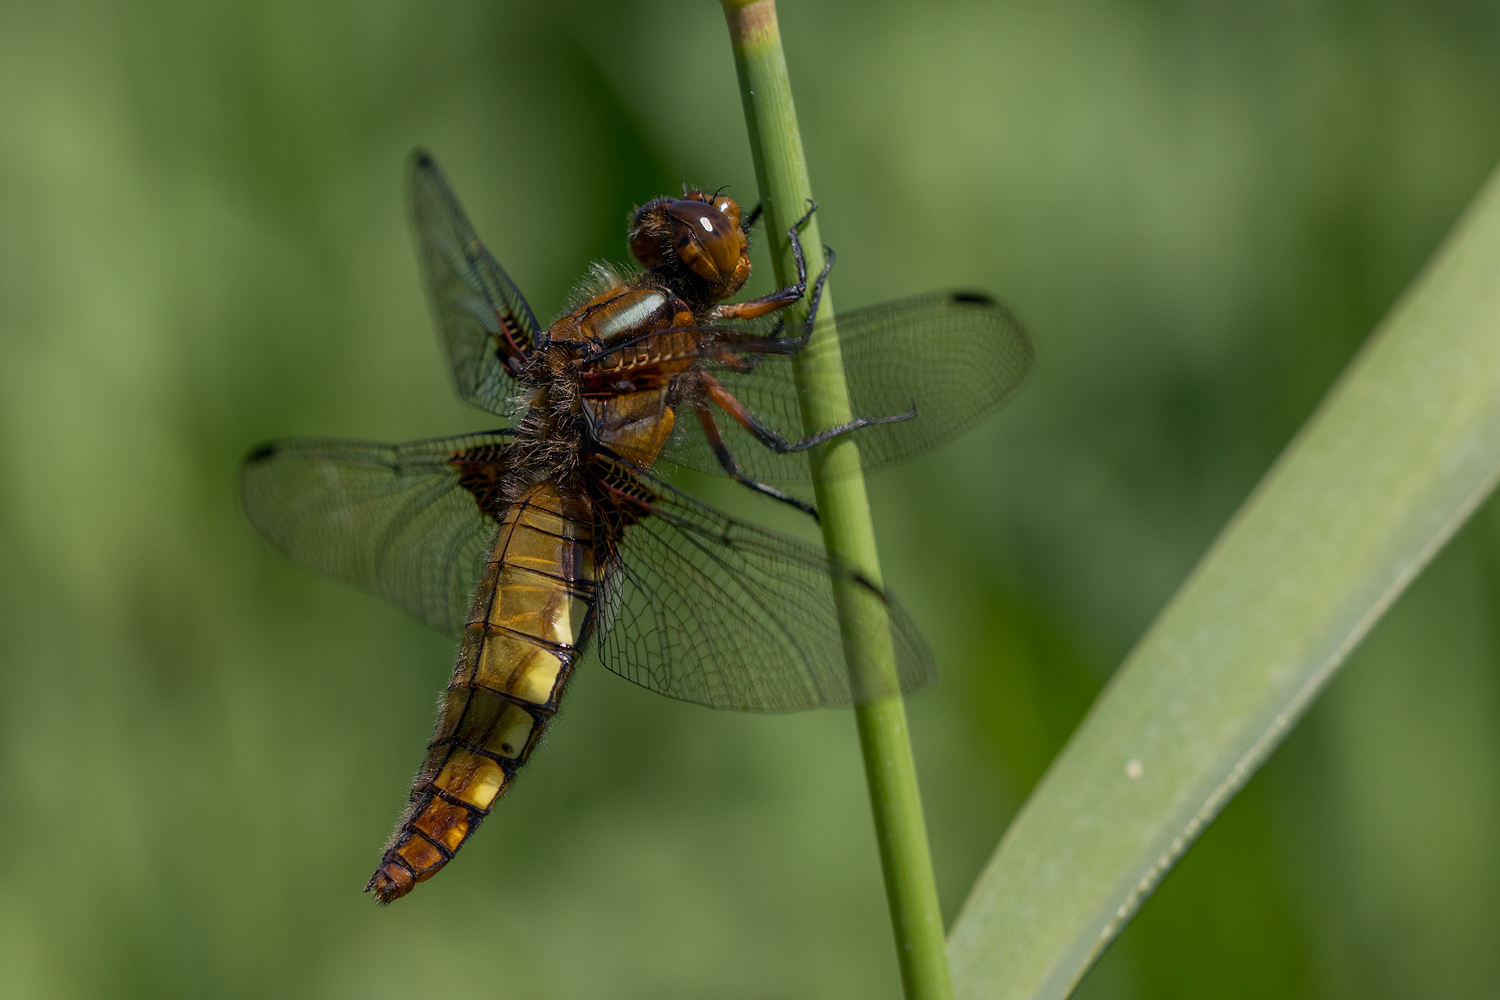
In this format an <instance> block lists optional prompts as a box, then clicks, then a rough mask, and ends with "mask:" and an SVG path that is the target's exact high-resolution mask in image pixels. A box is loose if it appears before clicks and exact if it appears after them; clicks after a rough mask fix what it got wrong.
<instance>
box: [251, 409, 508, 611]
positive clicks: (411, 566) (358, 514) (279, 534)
mask: <svg viewBox="0 0 1500 1000" xmlns="http://www.w3.org/2000/svg"><path fill="white" fill-rule="evenodd" d="M503 444H504V439H502V438H499V437H497V436H494V435H472V436H469V437H462V438H444V439H440V440H435V441H417V442H413V443H410V444H396V445H391V444H367V443H364V442H359V441H318V440H289V441H274V442H272V443H270V444H268V445H264V446H262V447H261V448H258V449H256V450H255V451H254V452H252V453H251V454H250V456H249V458H247V459H246V460H245V468H244V471H243V473H242V476H241V480H240V490H241V496H242V497H243V499H244V504H245V513H246V514H247V515H249V518H250V523H251V524H253V525H254V526H255V528H256V530H257V531H259V532H260V533H261V534H262V535H264V536H265V538H266V540H267V541H269V542H270V543H271V544H272V545H273V546H275V547H276V548H277V549H278V550H280V551H281V552H282V553H283V554H285V555H286V556H287V557H288V558H290V559H291V560H292V561H293V562H295V563H297V564H299V565H301V566H305V567H307V568H308V569H311V570H316V571H317V572H319V573H323V574H326V575H328V576H331V577H333V578H334V579H336V580H342V581H343V582H345V583H350V584H353V585H354V586H356V587H359V588H361V589H362V590H366V591H368V592H370V593H373V594H377V595H379V596H380V597H383V598H385V599H386V600H388V601H390V602H391V603H392V604H394V605H396V606H397V607H399V608H401V610H403V611H405V612H406V613H407V614H409V615H411V616H412V617H413V618H415V619H417V620H418V621H420V622H422V623H423V624H425V625H429V626H431V627H432V628H435V629H437V630H438V631H440V632H447V633H450V634H455V635H456V634H457V633H459V632H461V631H462V629H463V625H464V621H465V619H466V617H467V614H468V611H469V602H470V599H471V597H472V594H473V590H474V587H475V585H476V584H477V582H478V580H479V575H480V572H481V571H482V569H483V564H484V559H485V556H486V554H487V552H488V551H489V547H490V545H491V544H492V540H493V538H494V533H495V530H496V524H495V521H494V520H493V519H492V518H490V517H488V516H486V515H485V514H484V513H483V512H481V510H480V508H479V504H478V503H477V502H476V501H475V499H474V496H473V495H472V494H471V493H469V491H468V490H466V489H464V488H463V487H462V486H460V484H459V470H458V468H456V467H455V466H454V465H452V464H450V462H451V459H452V458H453V457H454V455H455V454H456V453H459V452H464V451H467V450H470V449H476V448H486V449H491V450H492V451H493V452H495V453H497V454H498V452H499V450H500V449H501V448H502V447H503Z"/></svg>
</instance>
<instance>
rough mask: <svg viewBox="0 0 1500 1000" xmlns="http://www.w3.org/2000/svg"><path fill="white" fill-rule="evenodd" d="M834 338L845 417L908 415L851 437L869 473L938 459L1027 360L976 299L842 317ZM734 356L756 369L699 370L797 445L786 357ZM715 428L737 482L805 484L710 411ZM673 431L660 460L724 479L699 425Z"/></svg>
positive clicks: (782, 460)
mask: <svg viewBox="0 0 1500 1000" xmlns="http://www.w3.org/2000/svg"><path fill="white" fill-rule="evenodd" d="M837 327H838V338H839V349H840V352H841V353H842V355H843V362H844V372H845V378H846V381H847V382H848V385H849V397H850V404H851V408H852V410H853V413H854V416H855V417H884V416H891V415H894V414H900V413H906V412H909V411H911V410H912V409H913V408H915V410H916V416H915V417H913V418H912V419H910V420H903V421H900V422H897V423H887V424H879V425H875V426H870V427H863V428H860V429H859V430H856V431H854V432H852V434H853V437H854V439H855V440H856V441H858V442H859V452H860V458H861V460H862V466H863V468H864V470H865V471H867V472H868V471H873V470H875V469H880V468H884V467H885V466H888V465H894V464H895V463H897V462H901V461H904V460H906V459H908V458H913V457H915V456H917V455H920V454H922V453H924V452H926V451H929V450H931V449H933V448H937V447H939V446H940V445H943V444H945V443H947V442H948V441H951V440H952V439H953V438H956V437H958V435H960V434H962V433H963V432H964V431H966V430H968V429H969V428H970V427H973V426H974V425H975V424H976V423H978V422H979V421H980V420H982V419H984V417H986V416H988V415H989V414H990V413H993V412H994V411H995V410H997V409H999V408H1000V407H1001V406H1002V405H1004V404H1005V403H1006V402H1007V401H1008V400H1009V399H1010V397H1011V396H1012V395H1014V394H1015V392H1016V390H1017V389H1018V388H1020V386H1021V384H1022V383H1023V382H1025V380H1026V375H1027V372H1028V371H1030V369H1031V364H1032V360H1033V357H1034V352H1033V350H1032V346H1031V339H1030V338H1029V337H1028V336H1027V335H1026V331H1025V330H1024V329H1023V328H1022V326H1021V324H1020V321H1019V320H1017V319H1016V317H1015V315H1014V314H1013V313H1011V311H1010V310H1009V309H1007V308H1006V307H1005V306H1004V305H1003V304H1001V303H999V302H996V301H994V300H993V299H990V298H988V297H986V296H983V295H976V294H973V293H966V292H934V293H931V294H928V295H920V296H916V297H913V298H909V299H902V300H900V301H898V302H889V303H886V304H884V305H878V306H871V307H869V308H866V309H860V310H857V311H855V312H849V313H844V314H841V315H839V316H838V318H837ZM817 349H818V348H816V347H813V348H809V349H808V350H809V351H816V350H817ZM737 350H738V349H737ZM804 353H806V352H804ZM739 356H740V357H742V358H744V359H745V360H746V361H748V362H750V363H751V364H753V366H754V367H753V368H751V369H750V370H749V371H736V370H735V369H734V368H732V367H730V366H728V365H723V364H717V363H712V362H709V363H707V364H706V367H707V368H708V369H709V370H710V372H711V373H712V374H713V375H714V377H715V378H717V379H718V380H719V381H720V382H722V383H723V384H724V386H725V388H727V389H728V390H729V391H730V392H731V393H732V394H733V395H734V396H735V397H737V398H738V399H739V400H740V402H742V403H744V404H745V405H746V406H747V407H748V408H749V409H750V410H751V412H753V413H754V414H755V415H756V416H758V417H760V419H761V420H762V421H763V422H765V423H766V424H768V425H769V426H770V427H771V428H772V429H773V430H775V431H776V432H777V433H779V434H780V435H781V436H782V437H784V438H786V439H787V440H792V441H795V440H798V439H800V438H802V437H804V436H806V431H805V430H804V428H803V425H802V414H801V409H800V400H799V396H798V390H797V385H796V382H795V380H794V379H793V377H792V357H791V356H790V355H778V354H751V353H741V354H740V355H739ZM683 416H684V417H685V416H687V415H686V414H684V415H683ZM714 417H715V420H716V422H717V423H718V425H719V428H720V431H721V432H722V434H723V435H724V441H725V444H727V445H728V446H729V449H730V451H731V452H732V453H733V455H734V457H735V459H736V460H737V461H738V462H739V464H740V467H741V469H742V471H744V472H745V474H747V475H749V476H750V477H751V478H754V479H758V480H760V481H762V482H768V483H798V482H806V481H807V478H808V466H807V457H806V456H805V455H802V454H791V455H778V454H776V453H775V452H773V451H771V450H770V449H768V448H767V447H766V446H765V445H763V444H761V443H760V442H759V441H757V440H756V439H755V438H754V437H752V436H751V435H750V434H749V432H747V431H746V430H745V429H744V428H742V427H741V426H740V425H739V424H737V423H735V422H734V421H733V420H732V419H730V418H729V416H728V415H727V414H726V413H724V412H723V411H722V410H720V409H718V408H717V407H716V408H714ZM678 427H679V430H678V432H677V433H676V435H675V437H674V439H673V441H672V443H671V446H670V450H669V451H668V453H667V457H668V458H669V459H671V460H672V461H674V462H677V463H678V464H681V465H686V466H689V467H691V468H694V469H702V470H704V471H708V472H719V471H721V470H720V466H719V463H718V461H717V460H716V458H715V457H714V453H713V451H712V449H711V448H709V446H708V443H707V441H706V440H705V439H704V437H703V434H702V431H701V429H700V428H699V426H698V421H697V420H694V419H679V420H678Z"/></svg>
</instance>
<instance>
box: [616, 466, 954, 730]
mask: <svg viewBox="0 0 1500 1000" xmlns="http://www.w3.org/2000/svg"><path fill="white" fill-rule="evenodd" d="M653 486H654V488H655V490H656V491H657V498H656V500H655V502H654V503H653V504H652V507H653V511H654V513H653V516H651V517H647V518H645V519H644V520H643V521H641V522H640V523H639V524H636V525H634V526H632V527H629V528H626V529H625V530H624V532H623V537H622V538H621V539H620V542H619V560H618V562H617V564H616V566H615V569H614V570H613V572H612V575H611V578H610V585H609V588H608V593H609V596H608V598H607V601H606V607H605V614H604V616H603V618H604V627H603V628H602V629H601V643H600V658H601V659H602V660H603V661H604V665H605V666H606V667H608V668H609V669H610V670H612V671H614V672H615V673H617V674H619V675H620V676H622V677H624V678H626V679H627V680H630V681H634V682H635V683H637V684H639V685H641V686H642V687H646V688H649V689H651V690H652V691H656V692H658V693H660V694H664V695H666V696H668V697H670V698H677V699H680V700H682V701H690V702H694V703H696V704H699V705H707V706H709V707H711V708H727V709H736V710H739V711H751V712H796V711H802V710H804V709H810V708H817V707H839V706H847V705H850V704H853V703H855V702H864V701H868V700H870V699H872V698H875V697H879V696H882V695H885V694H892V693H894V691H883V690H870V689H861V690H856V689H854V687H853V686H852V685H851V683H850V678H849V672H848V669H847V666H846V664H845V659H844V649H843V638H842V635H841V632H840V626H839V619H838V614H837V610H836V607H835V603H834V587H833V583H834V581H835V580H838V581H840V582H841V583H845V584H849V585H850V599H851V600H853V601H855V602H857V603H859V604H861V605H862V606H863V610H864V614H865V615H866V618H865V627H868V628H880V629H885V628H888V629H889V631H890V635H891V638H892V642H893V646H894V648H895V653H896V667H897V673H898V678H899V684H900V688H901V690H902V691H908V692H909V691H914V690H916V689H917V688H919V687H921V686H922V685H924V684H925V683H927V681H929V680H930V679H931V678H932V676H933V664H932V654H931V652H930V651H929V650H928V648H927V645H926V643H925V642H924V641H923V639H922V636H921V633H920V631H918V629H917V627H916V625H915V624H914V623H913V622H912V621H911V619H910V618H908V617H907V615H906V612H905V611H903V610H902V609H901V607H900V605H898V604H896V602H895V601H894V600H892V599H891V598H890V597H889V595H887V594H885V593H884V592H882V591H881V590H880V589H879V588H877V587H875V586H874V585H873V584H870V583H868V582H866V581H864V580H863V579H862V578H861V577H859V575H858V574H856V573H855V572H853V571H852V570H850V569H849V568H847V567H845V566H842V565H840V564H836V563H830V562H829V560H828V558H827V556H825V555H824V554H823V553H822V552H821V551H819V550H817V549H814V548H813V547H811V546H808V545H804V544H803V543H801V542H798V541H795V540H793V539H790V538H786V537H783V536H781V535H777V534H774V533H772V532H769V531H763V530H761V529H759V528H755V527H752V526H750V525H747V524H742V523H740V522H738V521H735V520H732V519H731V518H729V517H726V516H725V515H723V514H721V513H719V512H718V511H716V510H714V509H713V508H711V507H708V506H706V505H704V504H701V503H698V502H697V501H695V500H693V499H692V498H690V497H687V496H685V495H684V494H681V493H678V492H677V491H675V490H672V489H671V488H670V487H667V486H665V485H663V484H660V483H658V482H655V481H653Z"/></svg>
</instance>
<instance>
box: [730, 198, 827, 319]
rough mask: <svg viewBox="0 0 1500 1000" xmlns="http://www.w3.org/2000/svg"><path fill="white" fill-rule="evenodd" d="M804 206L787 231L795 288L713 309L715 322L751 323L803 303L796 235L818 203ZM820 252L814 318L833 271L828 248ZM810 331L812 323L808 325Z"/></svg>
mask: <svg viewBox="0 0 1500 1000" xmlns="http://www.w3.org/2000/svg"><path fill="white" fill-rule="evenodd" d="M807 203H808V205H809V206H810V207H809V208H808V210H807V213H806V214H805V215H803V216H802V218H800V219H798V220H797V222H796V224H795V225H793V226H792V227H791V228H790V229H788V230H787V231H786V237H787V241H788V242H790V243H791V245H792V263H793V264H794V265H795V266H796V268H797V283H796V284H795V285H788V286H786V287H785V288H779V289H777V290H776V291H774V292H770V293H768V294H766V295H762V296H761V297H760V298H758V299H750V300H749V301H747V302H729V303H724V304H723V305H717V306H714V308H713V310H712V312H711V313H710V315H711V316H713V317H714V318H715V319H754V318H755V317H757V316H764V315H766V314H767V313H772V312H775V311H776V310H778V309H785V308H786V307H787V306H790V305H794V304H796V303H797V302H800V301H801V300H802V296H804V295H806V294H807V257H806V255H804V254H803V252H802V237H801V236H800V235H799V232H800V230H801V229H802V227H803V226H805V225H807V220H808V219H811V218H812V216H813V213H814V212H816V211H817V210H818V203H817V202H815V201H813V200H812V199H811V198H809V199H808V200H807ZM756 210H757V211H759V206H756ZM823 250H824V252H825V253H827V254H828V261H827V263H825V264H824V265H823V270H822V272H821V273H820V274H819V275H818V283H817V288H816V290H815V291H814V293H813V311H812V313H811V315H814V316H815V315H817V303H818V299H820V298H821V297H822V291H823V282H824V280H826V279H827V277H828V269H829V268H831V267H833V252H832V251H831V250H829V249H828V248H827V247H824V248H823ZM810 330H811V323H810V322H809V331H810ZM802 339H803V340H804V341H805V340H806V339H807V337H806V335H805V334H804V336H803V338H802Z"/></svg>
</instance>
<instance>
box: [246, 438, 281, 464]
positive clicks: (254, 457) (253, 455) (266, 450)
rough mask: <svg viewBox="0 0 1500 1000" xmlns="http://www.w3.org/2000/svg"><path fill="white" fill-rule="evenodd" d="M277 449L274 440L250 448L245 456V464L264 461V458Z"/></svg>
mask: <svg viewBox="0 0 1500 1000" xmlns="http://www.w3.org/2000/svg"><path fill="white" fill-rule="evenodd" d="M277 450H278V449H277V447H276V443H275V442H274V441H272V442H270V443H268V444H263V445H260V446H259V447H257V448H254V449H253V450H251V452H250V454H248V455H246V456H245V464H246V465H254V464H255V463H257V462H264V461H265V460H266V459H268V458H270V457H271V456H272V455H274V454H276V452H277Z"/></svg>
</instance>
